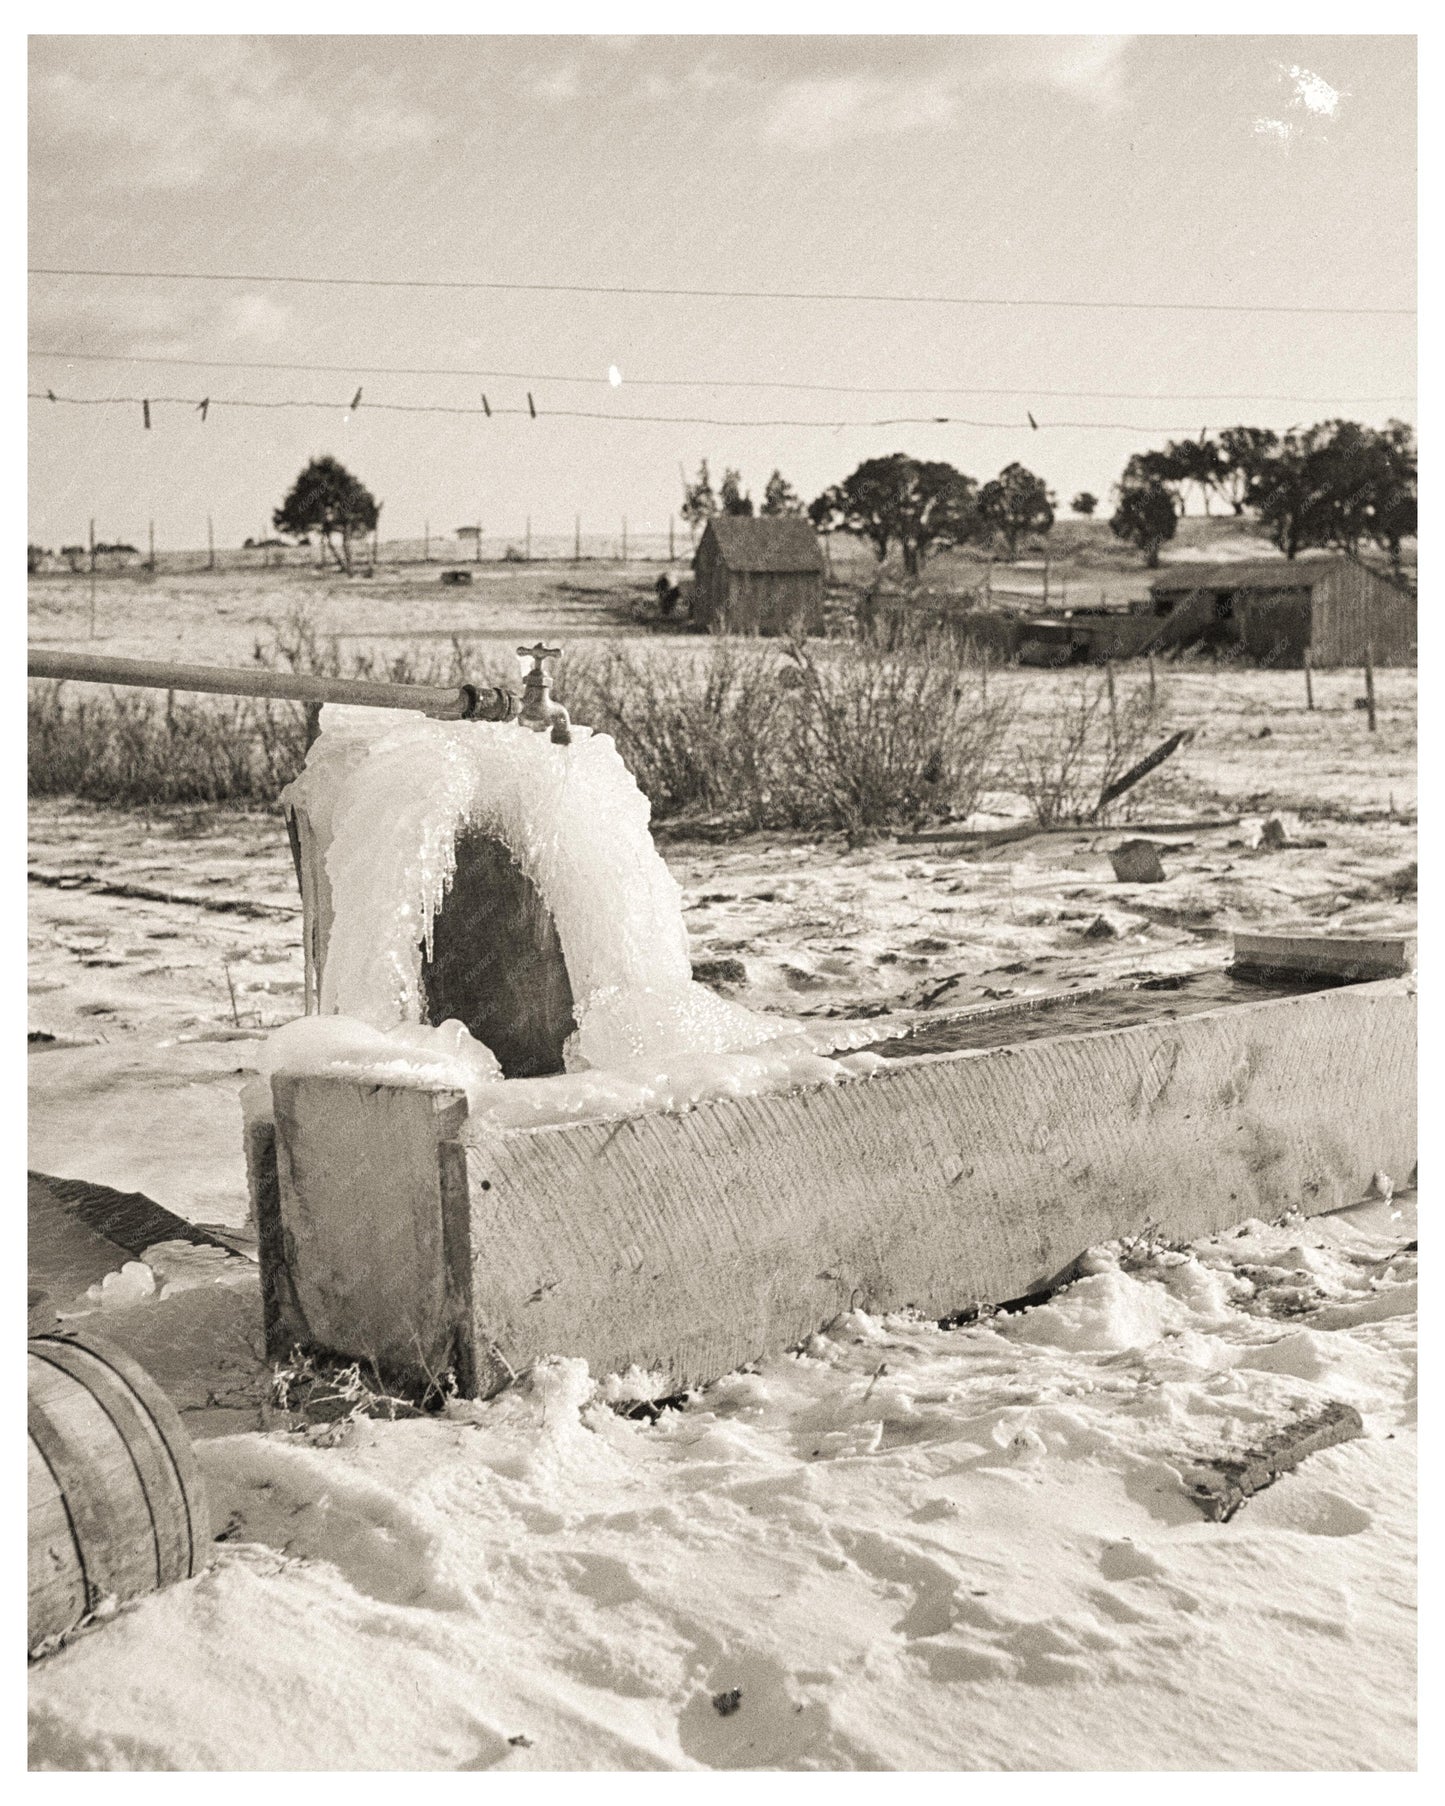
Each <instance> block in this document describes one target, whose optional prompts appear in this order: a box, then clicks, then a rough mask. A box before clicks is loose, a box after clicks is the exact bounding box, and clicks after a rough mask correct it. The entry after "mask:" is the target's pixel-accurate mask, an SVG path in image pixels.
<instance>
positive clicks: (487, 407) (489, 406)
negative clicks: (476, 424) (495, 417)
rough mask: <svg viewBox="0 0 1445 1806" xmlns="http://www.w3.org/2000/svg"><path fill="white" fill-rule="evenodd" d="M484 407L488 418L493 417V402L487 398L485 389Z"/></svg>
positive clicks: (483, 394)
mask: <svg viewBox="0 0 1445 1806" xmlns="http://www.w3.org/2000/svg"><path fill="white" fill-rule="evenodd" d="M482 408H483V410H484V411H485V413H486V416H487V419H488V420H490V419H491V417H492V404H491V402H489V401H488V400H487V397H486V392H485V391H483V393H482Z"/></svg>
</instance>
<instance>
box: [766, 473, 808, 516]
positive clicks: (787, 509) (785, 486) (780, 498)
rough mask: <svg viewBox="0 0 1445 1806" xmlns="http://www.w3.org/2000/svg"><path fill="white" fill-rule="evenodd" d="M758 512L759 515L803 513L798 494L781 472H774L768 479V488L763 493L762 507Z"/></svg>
mask: <svg viewBox="0 0 1445 1806" xmlns="http://www.w3.org/2000/svg"><path fill="white" fill-rule="evenodd" d="M758 512H759V514H801V513H802V512H803V504H802V502H801V501H800V500H799V498H798V492H797V491H796V490H795V489H794V488H793V485H792V484H791V483H790V482H789V481H788V480H787V478H786V477H785V476H784V475H783V473H782V471H780V470H775V471H774V472H773V474H772V475H771V476H770V477H769V478H768V486H767V488H766V489H764V491H763V505H762V507H761V508H760V509H759V510H758Z"/></svg>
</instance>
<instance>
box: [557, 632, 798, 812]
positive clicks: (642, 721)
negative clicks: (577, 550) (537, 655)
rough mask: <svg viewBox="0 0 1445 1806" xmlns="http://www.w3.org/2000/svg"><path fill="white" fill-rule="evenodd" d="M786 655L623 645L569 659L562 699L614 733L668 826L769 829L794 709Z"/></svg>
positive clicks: (725, 646)
mask: <svg viewBox="0 0 1445 1806" xmlns="http://www.w3.org/2000/svg"><path fill="white" fill-rule="evenodd" d="M779 669H780V666H779V660H778V655H777V653H776V651H774V650H773V649H771V648H768V647H764V646H762V645H760V644H758V643H756V642H748V641H743V642H739V641H736V640H725V639H723V640H713V641H710V642H709V643H708V646H707V648H706V650H700V651H699V653H698V654H697V656H696V657H689V656H687V654H686V653H683V654H679V655H677V656H666V655H664V656H662V657H658V656H651V657H649V656H648V655H647V654H646V653H643V654H641V655H638V654H635V653H633V652H631V651H628V650H625V649H624V648H622V647H620V646H607V647H604V648H603V649H601V650H600V651H597V652H593V651H592V650H590V649H588V650H584V651H582V652H580V653H575V654H569V656H568V657H567V659H566V661H565V664H564V666H563V670H562V672H561V674H560V676H559V679H558V683H557V687H556V694H557V696H558V697H559V699H560V700H561V701H563V702H565V703H566V705H567V707H568V709H569V710H570V711H571V713H572V715H573V718H574V719H575V720H577V721H578V722H582V723H585V724H586V725H587V726H588V727H591V728H595V729H596V730H597V732H599V733H604V734H611V736H612V738H613V739H614V740H615V741H616V742H617V748H618V751H619V752H620V753H621V755H622V758H623V760H624V762H625V763H626V765H627V768H628V770H629V771H631V773H632V775H633V776H634V778H636V780H637V785H638V788H639V789H640V790H641V791H642V793H643V794H644V795H645V796H646V797H647V799H648V801H649V802H650V803H651V804H652V811H653V815H654V816H655V817H656V818H657V819H658V820H666V819H671V818H675V817H677V816H706V817H709V818H711V819H734V818H735V819H737V821H738V822H739V825H740V826H741V827H745V828H746V827H762V826H765V825H769V824H770V822H771V821H772V818H773V815H774V812H775V803H776V800H777V786H778V782H779V776H780V764H781V762H780V760H779V757H778V747H777V734H778V726H779V720H780V717H781V716H782V714H783V713H784V711H785V708H786V701H787V699H786V696H785V693H784V691H783V689H782V687H781V685H780V683H779Z"/></svg>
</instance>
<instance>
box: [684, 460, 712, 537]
mask: <svg viewBox="0 0 1445 1806" xmlns="http://www.w3.org/2000/svg"><path fill="white" fill-rule="evenodd" d="M681 513H682V518H683V519H684V520H685V521H686V522H687V531H688V534H689V537H691V538H693V539H696V537H697V530H698V528H699V527H702V526H706V524H707V523H708V521H710V520H711V519H712V517H713V515H715V514H716V513H717V497H716V496H715V495H714V494H713V492H712V478H711V477H710V476H709V475H708V471H707V459H706V458H704V459H703V460H702V462H701V463H700V464H699V465H698V467H697V477H696V478H695V480H694V481H693V482H691V483H689V482H688V480H687V478H686V477H684V478H683V480H682V510H681Z"/></svg>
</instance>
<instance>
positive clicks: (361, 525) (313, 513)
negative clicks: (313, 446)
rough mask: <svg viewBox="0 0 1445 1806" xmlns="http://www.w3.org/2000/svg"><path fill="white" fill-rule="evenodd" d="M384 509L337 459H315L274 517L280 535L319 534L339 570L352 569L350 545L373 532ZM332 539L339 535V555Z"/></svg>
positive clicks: (273, 521) (272, 522) (292, 487)
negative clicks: (358, 535) (358, 536)
mask: <svg viewBox="0 0 1445 1806" xmlns="http://www.w3.org/2000/svg"><path fill="white" fill-rule="evenodd" d="M380 513H381V508H380V504H379V503H378V502H377V500H376V497H375V496H374V495H372V493H371V491H370V490H369V489H367V488H366V487H365V486H364V485H363V484H362V483H360V482H358V480H357V479H356V478H355V477H354V476H352V474H351V472H350V471H349V470H348V469H347V468H346V466H345V465H344V464H342V463H340V462H339V461H338V460H337V459H335V458H313V459H312V460H311V462H310V463H309V464H308V465H307V466H306V468H305V469H304V470H303V471H302V472H301V475H300V476H299V477H297V479H296V481H295V482H294V483H293V484H292V486H291V493H290V494H289V495H288V496H287V497H286V500H285V501H284V502H282V504H281V506H280V507H279V508H278V509H276V511H275V513H274V514H273V515H272V516H271V525H272V526H273V527H274V528H275V529H276V531H277V532H278V533H290V534H292V535H293V536H296V535H299V534H302V533H319V534H320V535H321V543H322V544H323V545H324V546H325V547H326V549H327V551H329V552H330V553H331V556H332V557H333V558H334V559H335V560H336V565H337V569H338V570H344V571H348V572H349V571H350V569H351V541H352V539H353V538H354V537H355V536H356V535H357V534H361V535H363V536H364V535H365V534H367V533H370V532H372V531H373V530H374V529H375V527H376V523H377V520H378V518H379V517H380ZM333 535H339V536H340V539H341V550H340V551H337V549H336V546H335V544H334V543H333V537H332V536H333Z"/></svg>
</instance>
